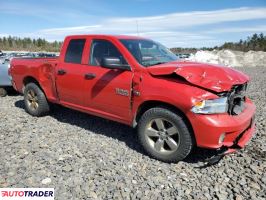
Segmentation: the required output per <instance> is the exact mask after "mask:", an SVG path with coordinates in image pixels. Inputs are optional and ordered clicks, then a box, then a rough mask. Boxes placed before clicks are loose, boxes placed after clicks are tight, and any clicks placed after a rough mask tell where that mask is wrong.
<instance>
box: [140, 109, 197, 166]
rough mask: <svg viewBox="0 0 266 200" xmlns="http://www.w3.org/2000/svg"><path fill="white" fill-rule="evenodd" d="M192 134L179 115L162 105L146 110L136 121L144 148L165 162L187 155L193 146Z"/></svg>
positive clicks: (174, 160) (152, 155) (175, 160)
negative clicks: (137, 121)
mask: <svg viewBox="0 0 266 200" xmlns="http://www.w3.org/2000/svg"><path fill="white" fill-rule="evenodd" d="M160 120H161V121H162V122H160ZM158 123H159V124H162V125H159V126H161V127H163V128H162V129H160V128H158V127H159V126H158ZM159 129H160V131H157V130H159ZM163 130H164V131H163ZM155 131H157V132H155ZM175 132H176V133H175ZM192 134H193V133H191V132H190V129H189V127H188V126H187V124H186V123H185V121H184V120H183V119H182V117H181V116H179V115H178V114H177V113H175V112H174V111H171V110H170V109H167V108H163V107H155V108H151V109H149V110H147V111H146V112H145V113H144V114H143V115H142V116H141V118H140V120H139V123H138V136H139V140H140V143H141V145H142V146H143V148H144V150H145V151H146V152H147V154H148V155H149V156H151V157H153V158H155V159H157V160H160V161H163V162H167V163H176V162H178V161H181V160H183V159H184V158H186V157H187V155H188V154H189V153H190V152H191V149H192V147H193V137H192ZM151 135H152V136H151ZM155 135H156V136H155ZM157 135H159V136H157ZM173 140H174V142H172V141H173ZM162 141H164V142H162ZM157 144H159V145H157ZM168 144H171V145H168ZM173 144H174V145H173ZM172 147H173V148H172ZM159 149H160V150H159Z"/></svg>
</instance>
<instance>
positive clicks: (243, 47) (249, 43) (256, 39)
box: [171, 33, 266, 53]
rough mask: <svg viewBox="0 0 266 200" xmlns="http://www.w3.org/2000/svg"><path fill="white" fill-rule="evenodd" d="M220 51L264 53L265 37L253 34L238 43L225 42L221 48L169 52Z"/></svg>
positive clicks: (181, 49) (186, 49)
mask: <svg viewBox="0 0 266 200" xmlns="http://www.w3.org/2000/svg"><path fill="white" fill-rule="evenodd" d="M214 49H217V50H221V49H230V50H236V51H244V52H247V51H250V50H253V51H266V35H263V33H260V34H257V33H255V34H253V35H252V36H249V37H247V39H245V40H242V39H241V40H239V41H238V42H225V43H224V44H223V45H221V46H215V47H211V48H209V47H202V48H199V49H197V48H172V49H171V50H172V51H173V52H175V53H195V52H196V51H197V50H214Z"/></svg>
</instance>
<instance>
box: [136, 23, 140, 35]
mask: <svg viewBox="0 0 266 200" xmlns="http://www.w3.org/2000/svg"><path fill="white" fill-rule="evenodd" d="M136 26H137V34H138V36H139V23H138V20H136Z"/></svg>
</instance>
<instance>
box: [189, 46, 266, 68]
mask: <svg viewBox="0 0 266 200" xmlns="http://www.w3.org/2000/svg"><path fill="white" fill-rule="evenodd" d="M188 60H191V61H196V62H206V63H213V64H220V65H225V66H230V67H260V66H266V52H263V51H248V52H241V51H232V50H213V51H197V53H195V54H192V55H191V56H190V57H189V59H188Z"/></svg>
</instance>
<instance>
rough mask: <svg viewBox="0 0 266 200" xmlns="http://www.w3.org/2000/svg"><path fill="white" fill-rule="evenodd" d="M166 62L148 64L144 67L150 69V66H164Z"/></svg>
mask: <svg viewBox="0 0 266 200" xmlns="http://www.w3.org/2000/svg"><path fill="white" fill-rule="evenodd" d="M164 63H166V62H157V63H153V64H149V65H146V66H147V67H150V66H154V65H161V64H164Z"/></svg>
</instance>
